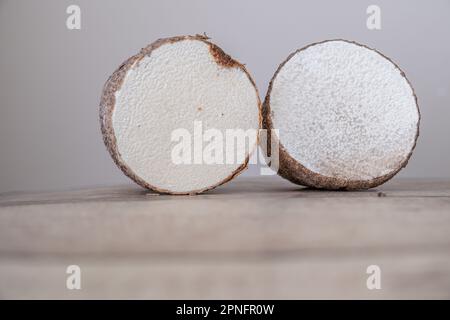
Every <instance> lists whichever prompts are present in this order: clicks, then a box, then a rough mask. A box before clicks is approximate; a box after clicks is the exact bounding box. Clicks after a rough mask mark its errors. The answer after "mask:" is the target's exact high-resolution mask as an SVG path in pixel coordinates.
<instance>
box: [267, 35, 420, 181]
mask: <svg viewBox="0 0 450 320" xmlns="http://www.w3.org/2000/svg"><path fill="white" fill-rule="evenodd" d="M329 41H345V42H348V43H352V44H356V45H358V46H361V47H364V48H367V49H369V50H372V51H375V52H376V53H378V54H380V55H381V56H383V57H384V58H386V59H387V60H389V61H390V62H391V63H392V64H393V65H394V66H395V67H396V68H397V69H398V70H399V71H400V72H401V75H402V76H403V77H404V78H405V79H406V81H407V82H408V84H409V86H410V87H411V89H412V91H413V95H414V99H415V102H416V106H417V112H418V113H419V121H418V122H417V132H416V136H415V139H414V145H413V147H412V148H411V151H410V152H409V154H408V156H407V157H406V158H405V160H404V161H403V162H402V163H401V164H400V165H399V166H398V167H397V168H396V169H395V170H392V171H391V172H390V173H388V174H386V175H383V176H380V177H376V178H374V179H371V180H347V179H342V178H335V177H327V176H324V175H321V174H319V173H316V172H313V171H311V170H309V169H308V168H306V167H305V166H303V165H302V164H301V163H299V162H298V161H297V160H295V159H294V158H293V157H292V156H291V155H290V154H289V153H288V152H287V150H286V149H285V148H284V147H283V144H282V143H281V141H279V140H278V137H276V136H274V137H272V136H271V134H270V129H276V128H273V125H272V116H271V110H270V94H271V91H272V85H273V82H274V80H275V78H276V77H277V75H278V72H280V70H281V68H283V66H284V65H285V63H286V62H287V61H289V59H291V58H292V57H293V56H294V55H296V54H297V53H299V52H300V51H302V50H305V49H307V48H309V47H310V46H314V45H317V44H321V43H324V42H329ZM262 110H263V129H267V130H268V141H271V140H270V139H271V138H273V139H276V141H277V143H278V145H279V170H278V174H279V175H280V176H282V177H283V178H285V179H287V180H289V181H291V182H293V183H296V184H299V185H303V186H307V187H311V188H317V189H328V190H358V189H369V188H373V187H376V186H379V185H381V184H383V183H384V182H386V181H388V180H389V179H391V178H392V177H393V176H395V175H396V174H397V173H398V172H399V171H400V170H401V169H402V168H404V167H405V166H406V165H407V164H408V161H409V159H410V157H411V155H412V152H413V150H414V148H415V147H416V143H417V138H418V137H419V124H420V110H419V105H418V103H417V96H416V94H415V92H414V88H413V87H412V85H411V83H410V82H409V80H408V79H407V78H406V76H405V73H404V72H403V71H402V70H401V69H400V67H399V66H398V65H397V64H395V63H394V62H393V61H392V60H391V59H390V58H388V57H386V56H385V55H383V54H382V53H380V52H379V51H377V50H375V49H372V48H369V47H367V46H365V45H362V44H359V43H357V42H354V41H348V40H342V39H335V40H325V41H321V42H316V43H312V44H310V45H308V46H306V47H303V48H301V49H298V50H296V51H295V52H293V53H291V54H290V55H289V56H288V57H287V58H286V60H284V61H283V62H282V63H281V64H280V66H279V67H278V69H277V71H276V72H275V74H274V75H273V77H272V79H271V81H270V83H269V88H268V89H267V94H266V98H265V100H264V103H263V108H262ZM267 152H268V155H270V144H269V146H268V151H267Z"/></svg>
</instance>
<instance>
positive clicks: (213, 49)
mask: <svg viewBox="0 0 450 320" xmlns="http://www.w3.org/2000/svg"><path fill="white" fill-rule="evenodd" d="M209 53H211V55H212V56H213V58H214V60H215V61H216V62H217V64H219V65H221V66H222V67H225V68H234V67H238V66H240V64H239V62H237V61H236V60H234V59H233V58H231V57H230V56H229V55H227V54H226V53H225V52H223V50H222V49H220V48H219V47H218V46H216V45H214V44H212V43H210V44H209Z"/></svg>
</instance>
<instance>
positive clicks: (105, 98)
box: [100, 35, 262, 195]
mask: <svg viewBox="0 0 450 320" xmlns="http://www.w3.org/2000/svg"><path fill="white" fill-rule="evenodd" d="M183 40H197V41H202V42H204V43H206V44H207V45H208V46H209V50H210V53H211V55H212V56H213V57H214V59H215V61H216V62H217V64H219V65H220V66H222V67H224V68H240V69H241V70H242V71H244V72H245V74H246V75H247V77H248V78H249V80H250V82H251V83H252V84H253V86H254V87H255V90H256V95H257V99H258V109H259V127H260V128H261V125H262V114H261V101H260V98H259V92H258V89H257V88H256V85H255V82H254V81H253V79H252V77H251V76H250V74H249V73H248V71H247V69H246V68H245V66H244V65H243V64H241V63H239V62H238V61H236V60H234V59H233V58H231V57H230V56H229V55H227V54H226V53H224V52H223V50H222V49H220V48H219V47H218V46H216V45H215V44H213V43H211V42H209V41H208V40H209V38H208V37H207V36H206V35H195V36H176V37H171V38H164V39H158V40H156V41H155V42H153V43H152V44H150V45H148V46H147V47H145V48H143V49H142V50H141V51H140V52H139V53H138V54H136V55H134V56H132V57H130V58H129V59H127V60H126V61H125V62H123V63H122V64H121V65H120V67H119V68H118V69H117V70H116V71H115V72H114V73H113V74H112V75H111V76H110V77H109V78H108V80H107V81H106V83H105V85H104V87H103V91H102V95H101V98H100V128H101V132H102V136H103V142H104V143H105V146H106V149H107V150H108V152H109V153H110V155H111V157H112V158H113V160H114V162H115V163H116V165H117V166H118V167H119V168H120V170H122V172H123V173H124V174H125V175H126V176H127V177H129V178H130V179H131V180H133V181H134V182H136V183H137V184H138V185H140V186H141V187H143V188H146V189H150V190H152V191H155V192H158V193H162V194H177V195H195V194H199V193H202V192H205V191H208V190H211V189H214V188H215V187H217V186H220V185H222V184H224V183H226V182H228V181H230V180H231V179H233V178H234V177H236V176H237V175H239V174H240V173H241V172H242V171H243V170H244V169H246V168H247V166H248V161H249V158H250V156H251V153H252V152H253V151H254V150H253V151H252V152H250V154H249V155H248V156H247V157H246V159H245V161H244V163H243V164H242V165H241V166H239V167H238V168H237V169H236V170H235V171H234V172H232V173H231V174H230V175H229V176H228V177H227V178H226V179H224V180H222V181H220V182H219V183H217V184H214V185H211V186H207V187H205V188H203V189H199V190H192V191H189V192H173V191H170V190H165V189H161V188H157V187H155V186H153V185H151V184H150V183H148V182H146V181H144V180H143V179H141V178H140V177H138V176H137V175H136V174H135V173H134V172H133V171H132V170H131V168H129V167H128V166H127V165H126V163H125V162H124V161H123V160H122V158H121V155H120V153H119V151H118V149H117V144H116V136H115V134H114V128H113V125H112V115H113V111H114V107H115V92H116V91H118V90H120V88H121V86H122V83H123V80H124V79H125V76H126V74H127V72H128V70H130V68H131V67H132V66H133V65H134V64H135V63H136V62H139V61H140V60H141V59H143V58H144V57H145V56H151V54H152V51H153V50H155V49H157V48H159V47H160V46H162V45H164V44H170V43H174V42H178V41H183Z"/></svg>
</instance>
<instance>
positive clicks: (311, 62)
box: [270, 40, 419, 180]
mask: <svg viewBox="0 0 450 320" xmlns="http://www.w3.org/2000/svg"><path fill="white" fill-rule="evenodd" d="M270 106H271V111H272V121H273V126H274V128H276V129H279V130H280V133H279V134H280V141H281V144H282V145H283V146H284V147H285V149H286V150H287V152H288V153H289V154H290V155H291V156H292V157H293V158H294V159H295V160H297V161H298V162H299V163H300V164H302V165H303V166H305V167H306V168H307V169H309V170H311V171H313V172H315V173H319V174H321V175H324V176H327V177H335V178H343V179H348V180H371V179H373V178H376V177H380V176H383V175H385V174H388V173H391V172H392V171H393V170H395V169H397V168H398V167H399V165H400V164H401V163H402V162H403V161H404V160H405V158H406V157H407V156H408V154H409V153H410V151H411V149H412V148H413V146H414V143H415V137H416V133H417V124H418V121H419V113H418V110H417V107H416V102H415V98H414V96H413V91H412V88H411V86H410V85H409V84H408V82H407V80H406V79H405V78H404V77H403V76H402V74H401V71H400V70H399V69H398V68H396V67H395V65H394V64H393V63H392V62H390V61H389V60H388V59H386V58H384V57H383V56H382V55H380V54H379V53H377V52H375V51H373V50H370V49H368V48H365V47H362V46H359V45H357V44H353V43H349V42H345V41H340V40H336V41H328V42H324V43H321V44H316V45H313V46H310V47H308V48H307V49H305V50H302V51H299V52H297V53H296V54H295V55H294V56H293V57H291V59H290V60H288V61H287V62H286V64H285V65H284V66H283V67H282V68H281V70H280V71H279V73H278V75H277V76H276V78H275V79H274V81H273V86H272V91H271V95H270Z"/></svg>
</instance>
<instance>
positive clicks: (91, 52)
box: [0, 0, 450, 192]
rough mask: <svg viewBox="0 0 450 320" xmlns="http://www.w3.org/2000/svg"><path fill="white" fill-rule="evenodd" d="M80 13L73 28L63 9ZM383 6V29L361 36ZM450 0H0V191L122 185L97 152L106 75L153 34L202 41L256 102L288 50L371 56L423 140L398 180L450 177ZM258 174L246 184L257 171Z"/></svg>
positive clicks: (101, 149) (101, 148)
mask: <svg viewBox="0 0 450 320" xmlns="http://www.w3.org/2000/svg"><path fill="white" fill-rule="evenodd" d="M70 4H77V5H79V6H80V7H81V11H82V14H81V19H82V28H81V30H73V31H72V30H68V29H67V28H66V24H65V22H66V18H67V14H66V8H67V6H68V5H70ZM370 4H377V5H379V6H380V7H381V18H382V30H374V31H371V30H368V29H367V28H366V18H367V14H366V8H367V6H368V5H370ZM449 14H450V1H448V0H436V1H362V0H355V1H331V0H330V1H309V2H306V1H288V0H284V1H261V0H254V1H238V0H228V1H212V0H197V1H192V0H191V1H182V0H180V1H175V0H170V1H167V0H164V1H163V0H161V1H148V0H141V1H137V0H129V1H110V0H108V1H106V0H104V1H100V0H72V1H61V0H53V1H50V0H45V1H31V0H29V1H23V0H19V1H18V0H10V1H4V0H3V1H2V0H0V48H1V49H0V103H1V108H0V192H6V191H13V190H49V189H67V188H77V187H82V186H97V185H110V184H120V183H131V182H129V180H128V179H127V178H126V177H124V176H123V175H122V174H121V172H120V171H119V169H117V168H116V167H115V165H114V164H113V162H112V160H111V159H110V157H109V154H108V153H107V152H106V149H105V147H104V145H103V142H102V139H101V135H100V129H99V121H98V102H99V97H100V92H101V89H102V86H103V84H104V82H105V80H106V79H107V77H108V76H109V74H110V73H111V72H112V71H113V70H115V69H116V67H117V66H118V65H119V64H120V63H121V62H122V61H123V60H125V59H126V58H127V57H129V56H130V55H133V54H135V53H136V52H138V51H139V49H140V48H141V47H143V46H145V45H146V44H148V43H151V42H152V41H154V40H156V39H157V38H160V37H168V36H173V35H183V34H196V33H203V32H206V33H207V34H208V36H210V37H212V40H213V41H214V42H216V43H217V44H218V45H219V46H221V47H222V48H223V49H224V50H225V51H226V52H227V53H229V54H231V55H232V56H233V57H235V58H236V59H238V60H240V61H241V62H243V63H246V65H247V67H248V69H249V70H250V72H251V73H252V75H253V77H254V79H255V80H256V83H257V85H258V87H259V90H260V94H261V96H262V97H263V96H264V95H265V91H266V89H267V84H268V82H269V80H270V78H271V77H272V74H273V73H274V71H275V69H276V67H277V66H278V64H279V63H280V62H281V61H282V60H284V59H285V58H286V56H287V55H288V54H289V53H290V52H292V51H293V50H295V49H297V48H299V47H303V46H305V45H307V44H309V43H311V42H316V41H320V40H324V39H330V38H345V39H349V40H355V41H358V42H361V43H364V44H367V45H369V46H371V47H374V48H377V49H378V50H380V51H381V52H383V53H384V54H386V55H387V56H389V57H390V58H392V59H393V60H394V61H395V62H397V63H398V64H399V65H400V67H401V68H402V69H403V70H404V71H405V73H406V75H407V76H408V78H409V80H410V81H411V82H412V84H413V86H414V88H415V90H416V93H417V95H418V97H419V104H420V107H421V113H422V123H421V135H420V138H419V143H418V146H417V148H416V151H415V153H414V155H413V157H412V159H411V161H410V163H409V165H408V167H407V168H406V169H404V170H403V171H402V172H401V173H400V175H399V176H403V177H450V140H449V137H450V125H448V122H449V119H450V105H449V101H450V88H449V84H450V73H449V69H450V67H449V62H448V58H449V57H450V43H449V30H450V19H449ZM257 173H258V170H257V168H256V167H253V168H250V170H249V171H247V172H246V174H247V175H252V174H257Z"/></svg>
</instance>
